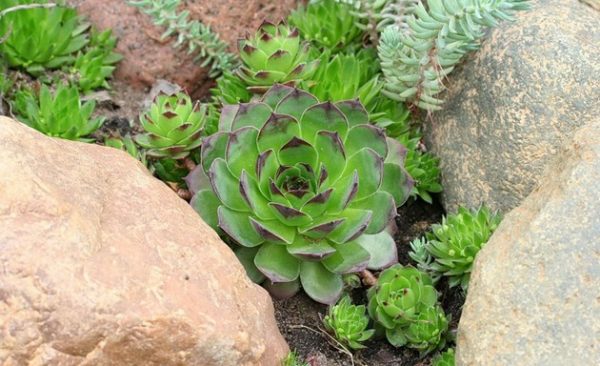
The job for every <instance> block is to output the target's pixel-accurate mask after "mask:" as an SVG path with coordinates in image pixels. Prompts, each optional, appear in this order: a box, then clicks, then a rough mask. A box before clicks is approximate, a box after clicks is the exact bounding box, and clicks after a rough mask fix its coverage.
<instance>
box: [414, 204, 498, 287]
mask: <svg viewBox="0 0 600 366" xmlns="http://www.w3.org/2000/svg"><path fill="white" fill-rule="evenodd" d="M501 220H502V219H501V216H500V215H498V214H496V213H492V212H491V211H490V210H489V209H488V208H486V207H480V208H479V209H477V210H468V209H466V208H464V207H460V208H459V209H458V212H457V213H455V214H453V215H448V216H447V217H445V218H443V220H442V223H441V224H434V225H433V226H432V227H431V232H428V233H427V234H426V236H425V239H426V240H425V241H423V240H419V242H413V247H414V248H413V252H412V257H413V259H415V260H417V262H418V263H419V265H420V266H421V267H422V268H424V269H425V268H426V269H427V270H428V271H430V272H432V273H435V274H436V275H440V276H447V277H448V278H449V284H450V286H451V287H452V286H456V285H461V287H462V288H463V289H464V290H466V289H467V287H468V285H469V278H470V275H471V270H472V267H473V261H474V260H475V257H476V256H477V253H479V251H480V250H481V248H482V247H483V246H484V245H485V243H486V242H487V241H488V240H489V238H490V236H491V235H492V233H493V232H494V230H496V228H497V227H498V225H499V224H500V221H501ZM423 247H424V248H425V250H426V252H427V253H424V252H423V250H422V248H423Z"/></svg>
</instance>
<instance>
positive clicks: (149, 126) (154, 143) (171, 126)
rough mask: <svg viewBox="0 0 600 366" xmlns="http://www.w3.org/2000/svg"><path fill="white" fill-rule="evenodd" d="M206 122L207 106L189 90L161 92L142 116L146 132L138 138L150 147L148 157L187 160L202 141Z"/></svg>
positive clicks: (137, 139)
mask: <svg viewBox="0 0 600 366" xmlns="http://www.w3.org/2000/svg"><path fill="white" fill-rule="evenodd" d="M205 122H206V107H205V106H200V104H199V103H195V104H194V103H192V100H191V99H190V97H189V96H188V95H186V94H185V93H177V94H174V95H167V94H161V95H159V96H157V97H156V99H155V100H154V103H152V106H151V107H150V109H149V110H148V111H147V112H145V113H142V114H141V115H140V123H141V125H142V128H143V129H144V130H145V131H146V133H145V134H140V135H137V136H136V137H135V141H136V142H137V143H138V144H139V145H140V146H142V147H144V148H146V149H148V151H147V154H148V156H152V157H156V158H170V159H183V158H185V157H187V156H188V155H189V154H190V152H191V151H192V150H194V149H196V148H198V147H199V146H200V145H201V144H202V140H201V138H200V136H201V135H202V129H203V127H204V124H205Z"/></svg>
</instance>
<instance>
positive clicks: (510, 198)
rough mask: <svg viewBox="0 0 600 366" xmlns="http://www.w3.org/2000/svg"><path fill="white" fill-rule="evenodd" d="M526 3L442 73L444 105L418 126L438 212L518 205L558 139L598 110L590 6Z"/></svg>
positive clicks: (598, 37) (598, 30) (597, 17)
mask: <svg viewBox="0 0 600 366" xmlns="http://www.w3.org/2000/svg"><path fill="white" fill-rule="evenodd" d="M532 4H533V5H534V6H533V9H531V10H529V11H527V12H521V13H519V14H518V19H517V21H516V22H514V23H510V22H505V23H502V24H501V25H500V26H499V27H498V28H496V29H494V30H492V31H491V33H490V35H489V37H488V38H486V39H485V40H484V41H483V46H482V48H481V49H480V50H479V51H477V52H475V53H474V54H473V55H472V56H471V57H470V58H469V60H468V61H467V62H466V63H465V64H464V65H463V66H462V67H460V68H459V69H457V70H455V72H454V73H452V74H451V75H450V77H449V80H447V82H446V84H447V85H448V87H449V89H448V91H447V93H445V94H444V95H443V97H444V98H445V100H446V103H445V105H444V109H443V110H442V111H441V112H436V113H434V114H433V116H432V118H431V119H430V120H428V122H427V124H426V138H427V140H428V143H429V146H430V147H431V149H432V150H433V152H434V153H435V154H437V155H438V156H439V157H440V158H441V169H442V184H443V186H444V193H443V203H444V206H445V207H446V209H447V210H448V211H454V210H455V209H456V207H457V206H458V205H466V206H470V207H477V206H479V204H481V203H486V204H487V205H488V206H490V207H491V208H493V209H498V210H501V211H503V212H508V211H509V210H510V209H511V208H514V207H516V206H518V205H519V203H520V202H521V201H522V200H523V199H524V198H525V197H527V195H528V194H529V193H530V192H531V191H532V190H533V189H534V188H535V187H536V185H537V184H539V183H540V182H542V180H541V177H542V173H543V171H544V169H545V167H546V165H547V164H548V162H549V161H550V160H551V158H552V157H553V156H554V154H555V153H556V152H557V151H558V150H559V149H560V146H561V145H562V144H563V143H565V142H566V141H568V140H569V139H570V138H571V136H572V134H573V132H574V131H575V130H576V129H577V128H578V127H581V126H583V125H584V124H586V123H587V122H589V121H591V120H592V119H593V118H595V117H596V116H597V115H598V101H599V100H600V12H598V11H597V10H594V9H593V8H591V7H589V6H587V5H585V4H583V3H581V2H580V1H579V0H534V1H532Z"/></svg>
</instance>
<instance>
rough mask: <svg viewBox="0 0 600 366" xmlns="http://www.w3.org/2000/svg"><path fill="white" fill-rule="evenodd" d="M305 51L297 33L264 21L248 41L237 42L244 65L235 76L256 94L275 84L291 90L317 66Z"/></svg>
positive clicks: (286, 27)
mask: <svg viewBox="0 0 600 366" xmlns="http://www.w3.org/2000/svg"><path fill="white" fill-rule="evenodd" d="M309 47H310V45H309V44H308V43H307V42H301V41H300V36H299V34H298V30H297V29H295V28H290V27H288V26H287V25H286V24H285V23H283V22H281V23H279V24H277V25H275V24H273V23H270V22H267V21H265V22H263V23H262V24H261V25H260V27H259V28H258V30H257V31H256V33H255V34H254V35H253V36H252V37H250V38H246V39H241V40H240V41H239V42H238V48H239V51H240V57H241V58H242V61H243V62H244V65H243V66H241V67H240V69H239V71H238V75H239V76H240V78H242V80H244V82H245V83H246V84H248V85H249V86H250V90H252V91H254V92H259V93H260V92H264V91H266V90H267V89H268V88H269V87H271V86H272V85H273V84H276V83H282V84H286V85H292V86H295V85H296V84H298V83H299V82H300V81H302V80H306V79H308V78H310V77H311V76H312V74H313V73H314V72H315V70H316V68H317V66H318V61H311V60H309V59H308V56H309Z"/></svg>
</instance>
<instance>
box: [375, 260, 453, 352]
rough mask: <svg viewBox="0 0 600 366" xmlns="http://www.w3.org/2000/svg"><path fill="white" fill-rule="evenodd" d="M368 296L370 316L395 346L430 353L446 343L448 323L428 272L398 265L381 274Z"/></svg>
mask: <svg viewBox="0 0 600 366" xmlns="http://www.w3.org/2000/svg"><path fill="white" fill-rule="evenodd" d="M367 295H368V297H369V306H368V310H369V315H370V316H371V318H373V319H374V320H375V321H376V322H377V324H379V325H380V326H381V327H383V328H384V329H385V335H386V338H387V340H388V341H389V342H390V343H391V344H392V345H393V346H395V347H401V346H404V345H408V346H409V347H411V348H416V349H418V350H420V351H421V352H423V353H427V352H430V351H431V350H433V349H436V348H437V347H438V345H440V344H441V343H442V339H443V338H442V336H443V335H444V334H445V332H446V330H447V328H448V321H447V320H446V318H445V315H444V311H443V310H442V309H441V307H439V305H438V304H437V303H438V293H437V291H436V290H435V288H434V287H433V281H432V280H431V277H429V275H428V274H426V273H425V272H422V271H419V270H418V269H416V268H414V267H403V266H402V265H400V264H397V265H394V266H392V267H390V268H388V269H386V270H385V271H383V272H382V273H381V274H380V275H379V278H378V280H377V285H376V286H374V287H372V288H370V289H369V292H368V294H367ZM436 330H437V331H436Z"/></svg>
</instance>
